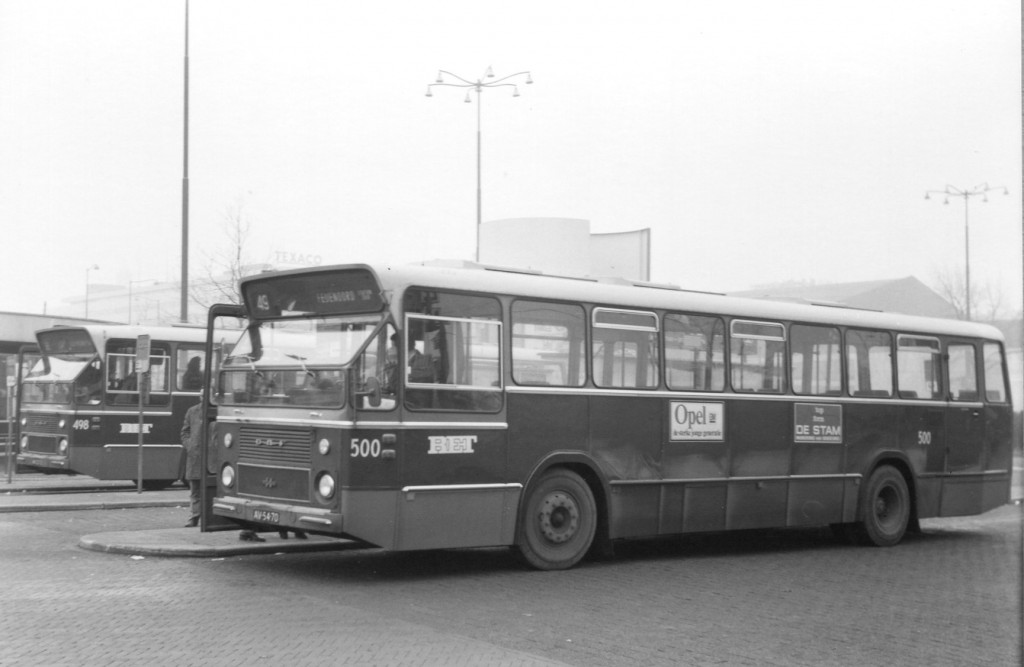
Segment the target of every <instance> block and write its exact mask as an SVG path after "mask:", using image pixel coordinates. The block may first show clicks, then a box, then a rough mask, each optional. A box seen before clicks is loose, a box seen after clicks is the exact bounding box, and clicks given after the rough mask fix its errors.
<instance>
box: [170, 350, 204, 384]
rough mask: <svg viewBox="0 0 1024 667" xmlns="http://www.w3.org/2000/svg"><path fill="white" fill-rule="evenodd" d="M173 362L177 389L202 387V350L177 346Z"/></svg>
mask: <svg viewBox="0 0 1024 667" xmlns="http://www.w3.org/2000/svg"><path fill="white" fill-rule="evenodd" d="M175 362H176V363H175V374H176V376H177V382H176V384H175V386H176V387H177V389H178V391H199V390H200V389H202V388H203V367H204V366H205V364H204V363H203V362H204V359H203V350H200V349H190V348H182V347H179V348H178V351H177V357H176V359H175Z"/></svg>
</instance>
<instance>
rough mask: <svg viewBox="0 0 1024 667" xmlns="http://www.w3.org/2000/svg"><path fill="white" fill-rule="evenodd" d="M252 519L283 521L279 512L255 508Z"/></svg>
mask: <svg viewBox="0 0 1024 667" xmlns="http://www.w3.org/2000/svg"><path fill="white" fill-rule="evenodd" d="M252 520H253V521H262V522H263V523H281V514H280V513H279V512H268V511H267V510H253V511H252Z"/></svg>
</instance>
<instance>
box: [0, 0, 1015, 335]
mask: <svg viewBox="0 0 1024 667" xmlns="http://www.w3.org/2000/svg"><path fill="white" fill-rule="evenodd" d="M184 62H185V1H184V0H173V1H172V0H160V1H157V0H153V1H149V2H138V1H137V0H91V1H90V2H87V3H86V2H75V1H70V0H0V229H2V230H3V248H4V250H5V252H4V259H3V261H0V285H2V287H0V311H15V312H28V313H41V312H44V311H45V312H49V313H52V314H70V315H81V313H78V312H73V311H72V310H69V309H71V305H69V302H68V301H66V300H67V299H68V298H73V297H81V296H82V295H83V294H84V292H85V285H86V281H89V283H90V284H91V285H93V289H98V288H99V287H100V286H102V285H122V286H124V285H127V284H128V282H129V281H146V280H157V281H173V280H177V279H178V278H179V277H180V266H181V253H180V250H181V221H182V194H181V193H182V181H183V176H184V158H183V143H184V141H183V138H184V127H185V122H184V110H185V104H184V88H185V86H184V72H185V67H184ZM188 63H189V87H188V88H189V104H188V113H189V116H188V136H189V154H188V174H189V181H188V182H189V228H190V255H189V256H190V266H191V267H192V271H193V274H198V275H202V274H204V273H205V272H206V271H208V270H210V269H216V268H217V266H218V264H219V263H222V260H221V259H220V258H222V257H223V256H224V255H225V253H229V252H230V251H231V249H232V242H231V238H230V229H231V224H232V223H231V221H232V220H243V221H244V222H245V223H246V224H247V225H248V228H249V235H248V237H247V240H246V242H245V245H244V252H245V256H246V257H245V259H247V260H248V261H251V262H268V263H272V264H277V265H281V266H293V265H294V264H295V263H301V262H307V263H320V264H334V263H347V262H367V261H372V262H376V261H383V262H391V263H405V262H413V261H418V260H424V259H435V258H445V259H472V257H473V254H474V251H475V242H476V237H475V233H476V169H477V162H476V158H477V154H476V138H477V135H476V129H477V128H476V122H477V111H478V109H477V103H476V100H474V101H473V102H472V103H471V104H465V103H464V102H463V98H464V96H465V93H464V91H462V90H458V89H454V88H440V89H435V94H434V96H433V97H426V96H425V93H426V90H427V84H429V83H431V82H433V81H434V80H435V78H436V76H437V72H438V70H439V69H443V70H447V71H450V72H454V73H456V74H459V75H461V76H462V77H464V78H466V79H469V80H471V81H476V80H477V79H480V78H481V77H482V76H483V74H484V72H485V70H486V69H487V68H488V67H492V68H493V71H494V73H495V74H496V75H497V76H498V77H502V76H505V75H510V74H514V73H517V72H522V71H529V72H530V73H531V77H532V80H533V82H534V83H533V84H532V85H526V84H525V83H523V81H524V77H522V76H520V77H516V78H515V79H514V80H515V81H516V82H519V83H520V85H519V92H520V93H521V94H520V96H519V97H512V95H511V94H510V90H509V89H506V88H494V89H489V90H485V91H484V92H483V97H482V105H483V106H481V107H480V112H481V113H480V118H481V137H482V154H481V175H482V193H483V194H482V198H483V218H484V220H485V221H486V220H494V219H503V218H518V217H565V218H581V219H586V220H589V221H590V224H591V231H592V232H595V233H602V232H619V231H628V230H634V229H638V228H650V229H651V239H652V256H651V279H652V280H653V281H655V282H663V283H674V284H677V285H680V286H682V287H684V288H687V289H697V290H709V291H736V290H744V289H748V288H752V287H755V286H760V285H764V284H770V283H779V282H790V281H797V282H807V283H817V284H824V283H834V282H851V281H862V280H877V279H886V278H902V277H905V276H908V275H913V276H916V277H917V278H919V279H921V280H922V281H924V282H925V283H927V284H930V285H935V284H936V282H937V278H938V276H939V275H942V274H947V275H948V274H950V273H953V274H962V272H963V269H964V262H965V252H964V223H965V207H964V201H963V199H952V200H951V201H950V202H949V204H948V205H945V204H943V197H942V196H941V195H938V196H935V195H933V196H932V198H931V199H925V198H924V195H925V193H926V192H927V191H929V190H942V189H944V188H945V187H946V186H947V185H951V186H953V187H956V188H960V189H969V188H973V187H974V186H977V185H980V184H984V183H987V184H989V185H990V186H992V187H993V188H999V191H998V194H997V193H995V192H993V194H990V196H989V201H988V202H987V203H984V202H982V200H981V198H980V197H977V198H971V199H970V201H969V210H968V218H967V220H968V221H969V230H970V271H971V280H972V284H974V285H976V286H983V287H985V288H986V289H987V290H988V291H990V292H993V293H995V294H998V297H999V299H1000V300H1001V301H1002V302H1003V303H1004V307H1005V310H1006V314H1007V315H1011V314H1013V313H1016V312H1019V311H1020V308H1021V300H1022V295H1021V291H1022V282H1024V281H1022V275H1021V267H1022V258H1021V247H1022V243H1021V229H1022V210H1021V184H1022V174H1021V155H1022V141H1021V120H1022V113H1021V14H1020V5H1019V3H1018V2H1015V1H1008V0H982V1H980V2H977V1H968V0H958V1H948V0H906V1H904V2H891V1H877V0H866V1H865V0H857V1H855V2H854V1H844V0H835V1H832V2H815V1H806V2H799V1H793V0H774V1H772V2H763V1H756V0H733V1H723V2H717V1H716V2H712V1H700V2H698V1H689V0H681V1H680V2H664V1H662V0H659V1H657V2H648V1H647V0H636V1H634V2H630V3H622V2H616V3H611V2H603V1H601V0H589V1H585V2H584V1H578V0H564V1H562V2H551V0H544V1H543V2H541V1H534V0H521V1H519V2H514V3H510V2H490V1H486V0H475V1H457V2H447V1H439V2H430V3H426V2H419V1H416V2H412V1H406V0H397V1H395V2H389V3H348V2H345V3H340V2H332V1H328V0H322V1H316V2H314V1H310V0H289V1H288V2H283V1H279V2H271V1H268V0H191V2H190V4H189V59H188ZM1003 186H1005V187H1006V188H1008V191H1009V194H1008V195H1006V196H1004V195H1003V194H1002V190H1001V188H1002V187H1003ZM93 266H96V267H98V268H96V269H93V268H91V267H93ZM76 307H80V306H76Z"/></svg>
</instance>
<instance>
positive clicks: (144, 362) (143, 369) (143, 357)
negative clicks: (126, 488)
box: [135, 334, 150, 493]
mask: <svg viewBox="0 0 1024 667" xmlns="http://www.w3.org/2000/svg"><path fill="white" fill-rule="evenodd" d="M149 349H150V339H149V336H148V335H147V334H142V335H141V336H139V339H138V342H137V343H136V345H135V379H136V389H137V390H138V392H139V456H138V459H139V473H138V479H137V483H138V490H137V493H142V441H143V434H144V433H145V430H146V429H145V426H144V421H145V416H144V413H143V406H144V405H145V401H146V398H147V397H148V394H149Z"/></svg>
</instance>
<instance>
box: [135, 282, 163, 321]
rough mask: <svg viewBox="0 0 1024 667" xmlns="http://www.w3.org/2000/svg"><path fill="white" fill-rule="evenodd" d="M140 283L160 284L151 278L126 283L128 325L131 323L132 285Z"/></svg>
mask: <svg viewBox="0 0 1024 667" xmlns="http://www.w3.org/2000/svg"><path fill="white" fill-rule="evenodd" d="M141 283H153V284H154V285H159V284H160V282H159V281H158V280H154V279H153V278H143V279H142V280H129V281H128V324H131V323H132V285H138V284H141Z"/></svg>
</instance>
